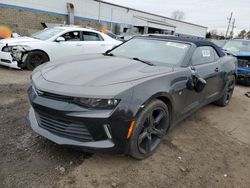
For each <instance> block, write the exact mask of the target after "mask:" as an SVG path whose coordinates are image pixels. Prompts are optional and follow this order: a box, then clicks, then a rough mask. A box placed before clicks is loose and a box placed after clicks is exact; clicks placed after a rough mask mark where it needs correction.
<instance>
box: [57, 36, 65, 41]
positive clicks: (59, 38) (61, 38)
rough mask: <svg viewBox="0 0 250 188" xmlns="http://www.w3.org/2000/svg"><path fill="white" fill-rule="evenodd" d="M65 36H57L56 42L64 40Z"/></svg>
mask: <svg viewBox="0 0 250 188" xmlns="http://www.w3.org/2000/svg"><path fill="white" fill-rule="evenodd" d="M64 41H65V38H63V37H57V39H56V42H64Z"/></svg>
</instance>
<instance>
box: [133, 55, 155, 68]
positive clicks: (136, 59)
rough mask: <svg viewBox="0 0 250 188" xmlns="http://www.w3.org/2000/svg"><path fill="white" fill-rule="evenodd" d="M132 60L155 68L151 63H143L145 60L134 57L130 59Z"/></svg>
mask: <svg viewBox="0 0 250 188" xmlns="http://www.w3.org/2000/svg"><path fill="white" fill-rule="evenodd" d="M132 59H133V60H135V61H140V62H142V63H145V64H147V65H150V66H155V64H153V63H151V62H149V61H145V60H142V59H139V58H137V57H134V58H132Z"/></svg>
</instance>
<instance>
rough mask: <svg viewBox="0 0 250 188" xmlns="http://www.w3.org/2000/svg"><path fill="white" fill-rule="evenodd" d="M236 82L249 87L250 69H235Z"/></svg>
mask: <svg viewBox="0 0 250 188" xmlns="http://www.w3.org/2000/svg"><path fill="white" fill-rule="evenodd" d="M237 82H238V83H241V84H246V85H250V68H240V67H239V68H238V69H237Z"/></svg>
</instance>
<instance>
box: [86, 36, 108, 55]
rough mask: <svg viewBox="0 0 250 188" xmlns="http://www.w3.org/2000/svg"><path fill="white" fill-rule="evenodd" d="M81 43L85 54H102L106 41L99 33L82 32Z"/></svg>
mask: <svg viewBox="0 0 250 188" xmlns="http://www.w3.org/2000/svg"><path fill="white" fill-rule="evenodd" d="M82 41H83V48H84V53H85V54H95V53H104V52H105V51H106V45H107V44H106V41H104V39H103V37H102V36H101V35H100V34H99V33H96V32H91V31H83V32H82Z"/></svg>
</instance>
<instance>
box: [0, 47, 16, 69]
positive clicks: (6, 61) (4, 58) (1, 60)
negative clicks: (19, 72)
mask: <svg viewBox="0 0 250 188" xmlns="http://www.w3.org/2000/svg"><path fill="white" fill-rule="evenodd" d="M0 65H3V66H6V67H10V68H14V69H20V67H18V63H17V61H13V59H12V57H11V54H10V53H8V52H2V51H0Z"/></svg>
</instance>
